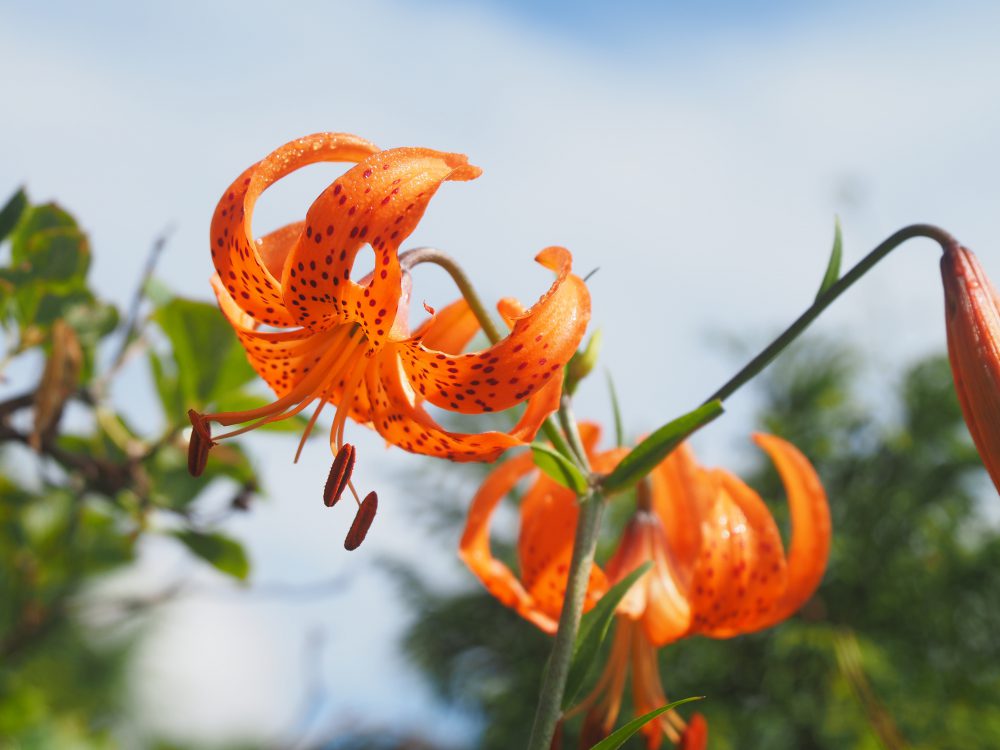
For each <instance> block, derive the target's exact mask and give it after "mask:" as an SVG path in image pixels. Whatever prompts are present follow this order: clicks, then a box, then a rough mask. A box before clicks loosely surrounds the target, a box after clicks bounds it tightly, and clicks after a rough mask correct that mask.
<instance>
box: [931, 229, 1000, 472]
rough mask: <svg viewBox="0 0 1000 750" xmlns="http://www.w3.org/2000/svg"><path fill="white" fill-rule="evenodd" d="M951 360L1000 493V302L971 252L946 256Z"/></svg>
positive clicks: (970, 423)
mask: <svg viewBox="0 0 1000 750" xmlns="http://www.w3.org/2000/svg"><path fill="white" fill-rule="evenodd" d="M941 278H942V280H943V281H944V299H945V325H946V328H947V331H948V358H949V360H950V361H951V371H952V375H953V377H954V380H955V390H956V391H957V392H958V401H959V403H960V404H961V406H962V414H963V415H964V416H965V423H966V424H967V425H968V427H969V432H970V433H972V440H973V442H974V443H975V444H976V449H977V450H978V451H979V455H980V456H981V457H982V459H983V463H984V464H986V470H987V471H988V472H989V473H990V477H992V479H993V484H994V485H995V486H996V488H997V490H998V491H1000V297H998V296H997V292H996V289H994V288H993V284H991V283H990V280H989V279H988V278H987V277H986V273H985V272H984V271H983V268H982V266H980V265H979V261H978V260H976V256H975V255H974V254H973V253H972V251H970V250H967V249H966V248H964V247H961V246H959V245H952V246H951V247H949V248H947V249H946V250H945V253H944V255H943V256H942V257H941Z"/></svg>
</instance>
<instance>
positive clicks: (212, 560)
mask: <svg viewBox="0 0 1000 750" xmlns="http://www.w3.org/2000/svg"><path fill="white" fill-rule="evenodd" d="M173 536H175V537H177V538H178V539H180V540H181V541H182V542H183V543H184V545H185V546H186V547H187V548H188V549H189V550H191V551H192V552H193V553H194V554H196V555H197V556H198V557H200V558H201V559H202V560H204V561H205V562H207V563H209V564H211V565H213V566H214V567H216V568H217V569H218V570H220V571H222V572H223V573H225V574H227V575H231V576H233V577H234V578H238V579H239V580H241V581H243V580H246V577H247V575H249V573H250V562H249V561H248V560H247V556H246V552H244V551H243V547H242V545H240V543H239V542H236V541H234V540H232V539H230V538H229V537H227V536H223V535H222V534H216V533H212V534H205V533H202V532H200V531H190V530H188V531H175V532H173Z"/></svg>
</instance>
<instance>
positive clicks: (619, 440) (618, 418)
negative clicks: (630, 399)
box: [607, 371, 625, 446]
mask: <svg viewBox="0 0 1000 750" xmlns="http://www.w3.org/2000/svg"><path fill="white" fill-rule="evenodd" d="M607 377H608V395H610V396H611V412H612V413H613V414H614V418H615V445H617V446H622V445H625V429H624V428H623V427H622V410H621V407H620V406H619V405H618V391H616V390H615V381H614V380H612V379H611V372H610V371H608V373H607Z"/></svg>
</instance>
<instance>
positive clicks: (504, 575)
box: [458, 453, 558, 633]
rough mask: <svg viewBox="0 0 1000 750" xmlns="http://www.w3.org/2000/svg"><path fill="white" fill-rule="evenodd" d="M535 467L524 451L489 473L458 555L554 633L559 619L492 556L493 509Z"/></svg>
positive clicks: (494, 590) (490, 587)
mask: <svg viewBox="0 0 1000 750" xmlns="http://www.w3.org/2000/svg"><path fill="white" fill-rule="evenodd" d="M534 468H535V463H534V458H533V456H532V454H531V453H522V454H521V455H519V456H515V457H514V458H512V459H508V460H506V461H504V462H503V463H502V464H500V465H499V466H498V467H497V468H496V469H494V470H493V471H492V472H490V474H489V476H487V478H486V481H485V482H483V484H482V486H481V487H480V488H479V491H478V492H477V493H476V496H475V497H474V498H473V499H472V505H471V506H470V507H469V515H468V518H467V519H466V522H465V530H464V532H463V533H462V541H461V543H460V545H459V550H458V554H459V557H461V558H462V560H463V561H464V562H465V564H466V565H468V566H469V569H470V570H472V572H473V573H474V574H475V575H476V576H477V577H478V578H479V580H481V581H482V582H483V584H484V585H485V586H486V590H487V591H489V592H490V593H491V594H492V595H493V596H495V597H496V598H497V599H499V600H500V602H501V603H502V604H504V605H505V606H508V607H512V608H514V609H515V610H516V611H517V612H518V614H520V615H521V616H522V617H524V618H526V619H528V620H530V621H531V622H533V623H534V624H535V625H537V626H538V627H539V628H541V629H542V630H544V631H546V632H548V633H552V632H555V629H556V625H557V621H556V619H555V618H553V617H552V615H551V613H550V612H546V611H543V610H541V609H539V608H538V606H537V605H536V603H535V601H534V599H533V598H532V597H531V595H530V594H529V593H528V592H527V591H526V590H525V588H524V586H522V585H521V582H520V581H519V580H518V579H517V577H516V576H515V575H514V573H513V572H512V571H511V570H510V568H508V567H507V566H506V565H504V564H503V563H502V562H501V561H500V560H497V559H496V558H495V557H494V556H493V551H492V549H491V547H490V519H491V518H492V517H493V513H494V511H496V508H497V506H498V505H499V504H500V501H501V500H502V499H503V498H504V497H505V496H506V495H507V494H508V493H509V492H510V491H511V490H512V489H514V487H515V486H516V485H517V483H518V482H519V481H520V480H521V478H522V477H525V476H527V475H528V474H530V473H531V472H532V471H533V470H534ZM556 617H558V613H557V615H556Z"/></svg>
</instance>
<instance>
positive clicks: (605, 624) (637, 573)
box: [563, 560, 653, 709]
mask: <svg viewBox="0 0 1000 750" xmlns="http://www.w3.org/2000/svg"><path fill="white" fill-rule="evenodd" d="M651 567H653V563H652V561H650V560H647V561H646V562H644V563H643V564H642V565H640V566H639V567H638V568H636V569H635V570H633V571H632V572H631V573H629V574H628V575H627V576H625V577H624V578H622V579H621V580H620V581H619V582H618V583H616V584H615V585H614V586H612V587H611V588H610V589H608V591H607V593H605V594H604V596H602V597H601V598H600V601H598V602H597V604H596V605H594V608H593V609H592V610H590V611H589V612H588V613H587V614H585V615H584V616H583V620H581V622H580V632H579V633H577V636H576V645H575V646H574V647H573V661H572V662H571V663H570V666H569V677H568V678H567V679H566V693H565V695H564V697H563V708H564V709H566V708H569V707H570V706H571V705H572V704H573V701H575V700H576V696H577V695H578V694H579V693H580V690H581V688H583V686H584V684H585V683H586V681H587V677H588V676H589V675H590V672H591V670H592V669H593V668H594V664H596V663H597V657H598V656H599V655H600V653H601V645H602V644H603V643H604V639H605V638H607V635H608V630H609V629H610V628H611V621H612V620H613V619H614V617H615V609H616V608H617V607H618V604H619V603H620V602H621V600H622V599H624V598H625V595H626V594H627V593H628V591H629V589H630V588H632V585H633V584H634V583H635V582H636V581H638V580H639V578H640V577H641V576H642V575H643V574H644V573H645V572H646V571H648V570H649V569H650V568H651Z"/></svg>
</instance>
